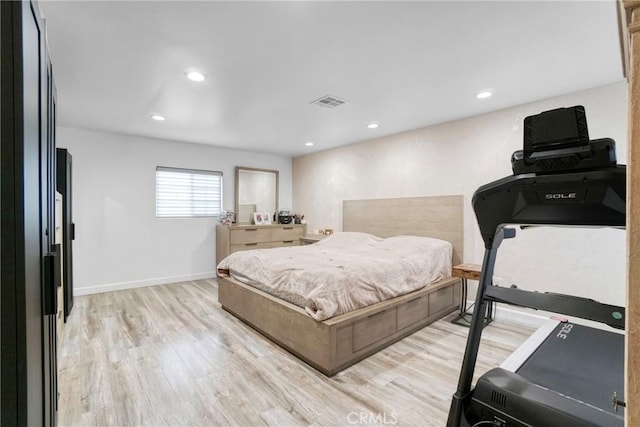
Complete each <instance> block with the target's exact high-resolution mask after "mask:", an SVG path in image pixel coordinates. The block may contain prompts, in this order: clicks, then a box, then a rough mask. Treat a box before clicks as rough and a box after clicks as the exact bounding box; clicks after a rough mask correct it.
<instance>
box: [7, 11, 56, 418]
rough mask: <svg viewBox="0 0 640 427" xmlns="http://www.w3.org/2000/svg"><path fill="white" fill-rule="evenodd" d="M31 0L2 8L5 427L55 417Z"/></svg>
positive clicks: (43, 128)
mask: <svg viewBox="0 0 640 427" xmlns="http://www.w3.org/2000/svg"><path fill="white" fill-rule="evenodd" d="M41 16H42V15H41V14H40V12H39V9H38V5H37V3H35V2H34V1H30V0H27V1H16V2H13V1H11V2H6V1H2V2H0V56H1V59H2V68H1V72H0V91H1V93H2V96H1V100H0V141H1V147H0V196H1V203H0V232H1V236H2V237H1V239H0V258H1V267H0V305H1V311H0V326H1V328H0V330H1V332H0V338H1V341H2V342H1V344H2V346H1V351H0V359H1V360H0V362H1V363H0V371H1V375H0V382H1V386H2V388H1V390H2V392H1V393H0V424H2V425H3V426H5V425H6V426H10V425H15V426H26V425H29V426H39V425H45V426H50V425H55V423H56V414H57V393H58V392H57V374H56V371H57V366H56V317H55V313H56V304H57V301H56V290H57V282H59V279H57V278H59V275H57V274H56V272H57V271H58V269H59V267H58V266H59V264H58V258H57V253H56V246H55V245H54V237H55V236H54V230H55V221H54V216H55V188H56V187H55V185H56V183H55V179H56V172H55V168H56V157H55V154H56V153H55V112H56V111H55V102H56V99H55V97H56V93H55V86H54V83H53V74H52V68H51V62H50V59H49V56H48V53H47V47H46V36H45V33H44V31H45V29H44V21H43V20H42V18H41Z"/></svg>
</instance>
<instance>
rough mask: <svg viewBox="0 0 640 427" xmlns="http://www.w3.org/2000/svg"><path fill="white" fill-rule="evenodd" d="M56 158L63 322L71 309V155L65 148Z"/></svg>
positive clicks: (73, 237)
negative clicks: (60, 228)
mask: <svg viewBox="0 0 640 427" xmlns="http://www.w3.org/2000/svg"><path fill="white" fill-rule="evenodd" d="M56 157H57V172H56V173H57V180H56V182H57V185H56V186H57V190H58V193H60V194H62V234H63V237H62V259H63V261H62V262H63V263H64V266H63V268H62V289H63V291H62V292H63V295H64V321H65V322H66V321H67V317H69V314H70V313H71V309H72V308H73V240H74V239H75V224H74V223H73V212H72V201H73V194H72V191H71V178H72V176H71V161H72V157H71V153H69V151H67V149H65V148H58V149H56Z"/></svg>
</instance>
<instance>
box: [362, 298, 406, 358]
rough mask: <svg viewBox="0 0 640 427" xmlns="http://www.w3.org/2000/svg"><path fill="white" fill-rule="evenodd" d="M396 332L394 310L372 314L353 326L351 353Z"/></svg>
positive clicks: (393, 308)
mask: <svg viewBox="0 0 640 427" xmlns="http://www.w3.org/2000/svg"><path fill="white" fill-rule="evenodd" d="M395 331H396V308H395V307H392V308H389V309H387V310H385V311H381V312H379V313H376V314H372V315H371V316H369V317H367V318H366V319H362V320H358V321H357V322H356V323H354V324H353V351H354V352H355V351H358V350H360V349H363V348H365V347H367V346H369V345H371V344H373V343H375V342H377V341H379V340H381V339H383V338H386V337H388V336H389V335H391V334H393V333H394V332H395Z"/></svg>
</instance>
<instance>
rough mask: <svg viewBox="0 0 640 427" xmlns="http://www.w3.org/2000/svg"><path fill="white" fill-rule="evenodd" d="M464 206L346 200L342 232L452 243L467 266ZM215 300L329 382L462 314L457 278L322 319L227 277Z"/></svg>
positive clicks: (437, 200) (454, 200) (435, 200)
mask: <svg viewBox="0 0 640 427" xmlns="http://www.w3.org/2000/svg"><path fill="white" fill-rule="evenodd" d="M462 203H463V198H462V196H436V197H412V198H401V199H377V200H355V201H344V202H343V230H344V231H360V232H366V233H371V234H374V235H377V236H380V237H391V236H397V235H403V234H412V235H417V236H427V237H437V238H439V239H443V240H447V241H449V242H451V243H452V244H453V248H454V253H453V265H456V264H459V263H460V262H462V251H463V219H462V215H463V213H462ZM218 300H219V302H220V304H221V305H222V308H224V309H225V310H227V311H228V312H230V313H232V314H233V315H235V316H236V317H238V318H239V319H241V320H242V321H244V322H245V323H247V324H248V325H249V326H251V327H253V328H254V329H256V330H257V331H259V332H260V333H262V334H263V335H265V336H266V337H268V338H270V339H271V340H273V341H274V342H276V343H277V344H279V345H280V346H282V347H284V348H285V349H287V350H288V351H290V352H291V353H293V354H294V355H296V356H298V357H299V358H300V359H302V360H304V361H305V362H307V363H308V364H310V365H311V366H313V367H315V368H316V369H318V370H319V371H321V372H322V373H324V374H325V375H329V376H331V375H334V374H335V373H337V372H339V371H341V370H343V369H345V368H347V367H348V366H351V365H353V364H354V363H356V362H358V361H360V360H362V359H364V358H366V357H367V356H370V355H371V354H373V353H375V352H377V351H378V350H380V349H382V348H384V347H386V346H388V345H390V344H392V343H394V342H396V341H398V340H400V339H402V338H404V337H406V336H407V335H410V334H412V333H413V332H415V331H417V330H418V329H421V328H423V327H424V326H426V325H428V324H430V323H432V322H434V321H436V320H438V319H440V318H442V317H443V316H445V315H447V314H449V313H451V312H452V311H455V310H456V309H458V308H459V304H460V279H457V278H448V279H445V280H443V281H440V282H438V283H436V284H433V285H430V286H428V287H426V288H423V289H420V290H417V291H415V292H411V293H409V294H406V295H402V296H399V297H396V298H393V299H391V300H387V301H383V302H380V303H378V304H375V305H372V306H369V307H365V308H362V309H359V310H356V311H353V312H350V313H346V314H343V315H340V316H337V317H333V318H331V319H327V320H324V321H317V320H314V319H313V318H311V317H310V316H309V315H308V314H307V313H306V312H305V310H304V309H302V308H300V307H297V306H295V305H293V304H290V303H288V302H286V301H283V300H281V299H279V298H276V297H273V296H271V295H269V294H267V293H265V292H263V291H260V290H259V289H256V288H253V287H251V286H248V285H245V284H243V283H240V282H238V281H236V280H234V279H232V278H229V277H218Z"/></svg>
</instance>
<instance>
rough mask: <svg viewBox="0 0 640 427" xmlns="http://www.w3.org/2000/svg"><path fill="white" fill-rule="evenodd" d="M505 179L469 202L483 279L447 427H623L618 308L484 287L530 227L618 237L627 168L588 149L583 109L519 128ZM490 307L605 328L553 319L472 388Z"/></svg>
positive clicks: (602, 149) (603, 144)
mask: <svg viewBox="0 0 640 427" xmlns="http://www.w3.org/2000/svg"><path fill="white" fill-rule="evenodd" d="M523 145H524V147H523V150H519V151H516V152H515V153H514V154H513V155H512V158H511V163H512V169H513V175H511V176H508V177H505V178H503V179H500V180H497V181H494V182H492V183H489V184H487V185H484V186H482V187H480V188H479V189H478V190H477V191H476V192H475V194H474V195H473V198H472V204H473V209H474V211H475V214H476V217H477V220H478V225H479V227H480V233H481V235H482V239H483V241H484V244H485V254H484V260H483V264H482V272H481V275H480V281H479V285H478V291H477V295H476V302H475V307H476V310H474V312H473V317H472V320H471V326H470V329H469V335H468V338H467V344H466V348H465V354H464V359H463V362H462V367H461V369H460V377H459V380H458V386H457V389H456V392H455V394H454V395H453V399H452V402H451V408H450V411H449V418H448V420H447V427H458V426H465V427H476V426H478V427H480V426H496V427H511V426H543V427H553V426H558V427H571V426H576V427H577V426H594V427H601V426H602V427H604V426H607V427H609V426H623V425H624V406H625V402H624V335H623V333H620V332H619V331H617V330H623V329H624V325H625V309H624V307H618V306H614V305H609V304H602V303H599V302H597V301H594V300H591V299H586V298H581V297H579V296H573V295H564V294H557V293H543V292H531V291H525V290H521V289H518V288H517V287H514V286H512V287H499V286H495V285H493V283H492V277H493V270H494V266H495V261H496V256H497V252H498V248H499V247H500V244H501V243H502V241H503V240H504V239H510V238H514V237H515V236H516V229H515V228H514V227H511V225H516V226H517V225H519V226H520V227H521V228H528V227H531V226H574V227H575V226H578V227H616V228H624V227H625V221H626V166H624V165H617V162H616V156H615V142H614V141H613V140H612V139H609V138H604V139H597V140H590V139H589V135H588V130H587V121H586V114H585V110H584V107H582V106H575V107H571V108H559V109H556V110H551V111H545V112H542V113H540V114H538V115H535V116H529V117H526V118H525V121H524V144H523ZM489 302H493V303H496V302H500V303H506V304H511V305H516V306H521V307H529V308H534V309H538V310H544V311H550V312H554V313H559V314H563V315H567V316H574V317H578V318H582V319H587V320H591V321H595V322H600V323H602V324H604V325H608V326H610V327H612V328H613V329H609V330H603V329H596V328H591V327H587V326H583V325H579V324H574V323H570V322H568V321H566V320H564V319H552V320H550V321H548V322H547V323H545V324H544V325H543V326H542V327H541V328H539V329H538V330H537V331H536V332H535V333H534V334H533V335H532V336H531V337H530V338H529V339H528V340H527V341H525V343H524V344H523V345H522V346H520V347H519V348H518V350H516V352H515V353H514V354H512V355H511V356H510V357H509V358H508V359H507V360H505V362H504V363H503V364H502V365H501V366H500V367H499V368H495V369H492V370H490V371H489V372H487V373H485V374H484V375H482V376H481V377H480V378H479V380H478V381H477V383H476V385H475V387H473V388H472V380H473V372H474V370H475V364H476V360H477V355H478V349H479V345H480V338H481V335H482V329H483V328H482V326H483V314H484V313H485V310H486V305H487V304H488V303H489Z"/></svg>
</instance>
